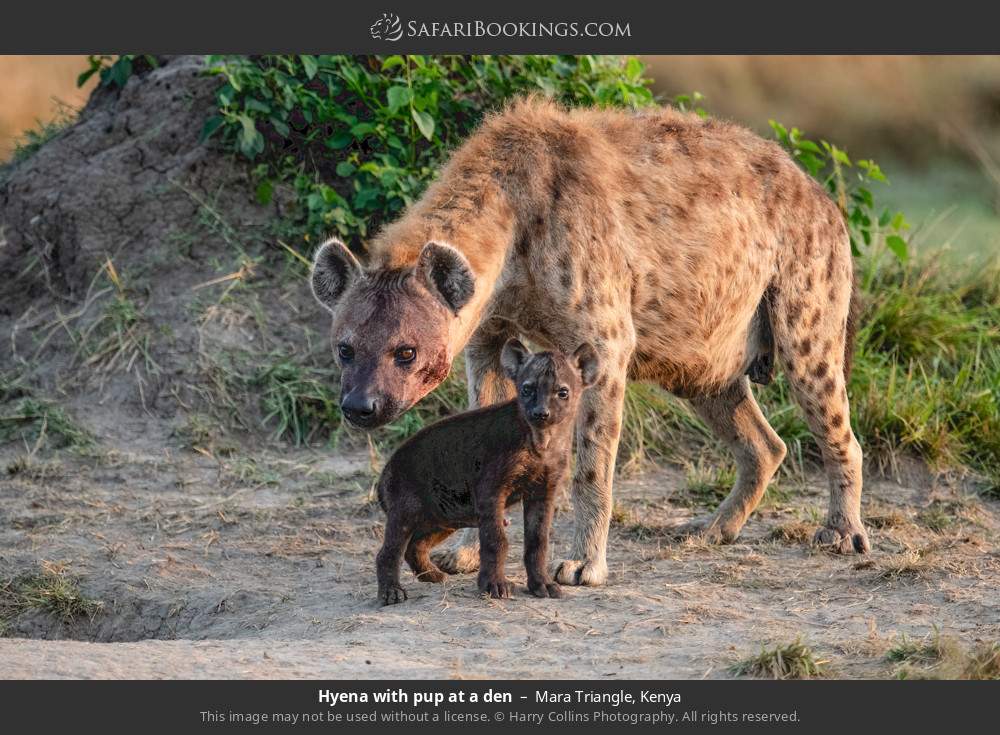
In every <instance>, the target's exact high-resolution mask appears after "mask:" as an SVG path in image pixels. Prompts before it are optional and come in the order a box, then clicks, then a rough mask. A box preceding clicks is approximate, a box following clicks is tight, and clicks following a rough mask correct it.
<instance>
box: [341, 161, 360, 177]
mask: <svg viewBox="0 0 1000 735" xmlns="http://www.w3.org/2000/svg"><path fill="white" fill-rule="evenodd" d="M355 170H356V169H355V168H354V164H353V163H351V162H350V161H341V162H340V163H338V164H337V176H343V177H347V176H350V175H351V174H353V173H354V172H355Z"/></svg>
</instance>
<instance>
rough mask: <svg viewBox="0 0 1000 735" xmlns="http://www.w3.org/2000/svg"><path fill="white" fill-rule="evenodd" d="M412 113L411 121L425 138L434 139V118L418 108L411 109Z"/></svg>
mask: <svg viewBox="0 0 1000 735" xmlns="http://www.w3.org/2000/svg"><path fill="white" fill-rule="evenodd" d="M410 112H412V113H413V121H414V122H415V123H416V124H417V127H418V128H420V132H421V134H422V135H423V136H424V137H425V138H427V140H433V139H434V118H433V117H431V116H430V115H428V114H427V113H426V112H421V111H420V110H416V109H414V110H411V111H410Z"/></svg>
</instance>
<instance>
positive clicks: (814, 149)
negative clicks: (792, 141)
mask: <svg viewBox="0 0 1000 735" xmlns="http://www.w3.org/2000/svg"><path fill="white" fill-rule="evenodd" d="M796 145H797V146H798V148H799V150H802V151H809V152H810V153H815V154H816V155H818V156H822V155H823V151H822V150H821V149H820V147H819V146H818V145H816V144H815V143H813V142H812V141H811V140H800V141H799V142H798V143H797V144H796Z"/></svg>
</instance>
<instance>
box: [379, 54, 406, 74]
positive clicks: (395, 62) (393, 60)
mask: <svg viewBox="0 0 1000 735" xmlns="http://www.w3.org/2000/svg"><path fill="white" fill-rule="evenodd" d="M405 65H406V61H405V60H404V59H403V57H402V56H400V55H399V54H394V55H392V56H390V57H389V58H387V59H386V60H385V61H383V62H382V71H388V70H389V69H392V68H393V67H396V66H405Z"/></svg>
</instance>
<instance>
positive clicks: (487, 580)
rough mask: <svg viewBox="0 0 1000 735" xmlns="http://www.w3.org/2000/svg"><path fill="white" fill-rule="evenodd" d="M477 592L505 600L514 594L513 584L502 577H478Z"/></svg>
mask: <svg viewBox="0 0 1000 735" xmlns="http://www.w3.org/2000/svg"><path fill="white" fill-rule="evenodd" d="M479 592H480V593H481V594H483V595H489V596H490V597H492V598H494V599H497V600H505V599H508V598H510V597H513V596H514V585H512V584H511V583H510V581H508V580H507V579H504V578H503V577H480V578H479Z"/></svg>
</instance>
